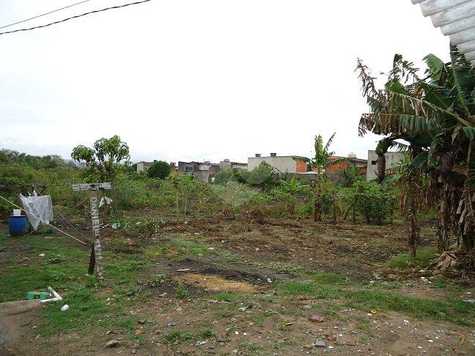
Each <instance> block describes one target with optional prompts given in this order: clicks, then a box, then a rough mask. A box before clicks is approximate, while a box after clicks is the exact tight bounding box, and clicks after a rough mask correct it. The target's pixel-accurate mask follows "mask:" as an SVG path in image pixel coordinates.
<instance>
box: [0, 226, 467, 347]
mask: <svg viewBox="0 0 475 356" xmlns="http://www.w3.org/2000/svg"><path fill="white" fill-rule="evenodd" d="M0 228H1V226H0ZM404 229H405V227H404V226H403V225H388V226H367V225H351V224H338V225H331V224H314V223H313V222H309V221H286V220H273V219H268V220H266V221H265V222H263V223H262V222H261V223H257V222H252V221H251V222H249V221H242V220H222V219H217V218H216V219H201V220H192V219H190V220H189V221H181V222H169V223H167V224H164V225H163V226H162V227H161V229H160V233H159V234H158V235H154V236H152V237H150V238H147V239H144V238H142V237H140V236H139V237H133V236H128V235H127V234H125V233H124V232H123V231H121V230H108V231H105V238H104V245H105V249H106V250H108V251H109V252H111V255H112V256H114V253H116V254H117V256H118V255H120V256H121V258H124V259H127V258H128V256H134V258H138V259H139V260H140V259H143V260H147V261H149V262H150V263H149V264H147V268H146V269H144V270H143V271H141V272H140V274H139V275H137V276H135V277H132V278H135V280H134V281H133V282H134V283H135V284H136V286H137V290H136V291H135V292H134V293H136V294H134V295H132V294H130V293H129V294H130V295H129V294H126V295H127V299H128V300H129V302H128V303H129V304H127V308H126V310H125V311H124V314H127V315H128V316H132V317H133V320H134V322H133V323H131V324H128V326H127V328H126V329H124V328H123V327H116V326H114V324H111V325H112V326H110V327H107V328H104V327H101V326H100V325H99V319H103V318H107V317H108V316H107V315H97V325H96V323H95V322H92V323H90V324H89V325H88V327H87V328H86V329H77V330H76V329H75V328H70V329H67V330H57V332H56V333H55V334H53V335H48V336H44V335H41V333H39V332H38V327H39V326H40V325H41V323H44V322H45V319H44V318H45V314H43V313H41V311H40V310H38V309H34V310H32V311H28V312H25V313H17V314H16V315H14V316H11V315H10V316H6V315H7V314H8V313H5V312H4V313H3V314H1V315H2V317H1V318H0V355H2V356H3V355H39V356H41V355H52V354H54V355H131V354H133V355H307V354H322V355H324V354H334V355H350V354H355V353H356V354H361V355H475V324H471V323H458V322H453V321H450V318H448V317H447V316H445V317H440V318H438V317H434V318H432V317H430V316H427V315H426V316H422V317H419V316H418V314H417V311H414V312H407V310H410V307H408V306H407V305H406V304H407V303H410V302H411V301H412V299H408V300H406V299H404V298H418V299H417V300H420V301H421V303H422V301H423V302H424V304H420V305H421V306H422V307H423V308H425V305H427V303H431V302H432V301H433V302H435V303H436V302H438V301H441V302H443V303H449V302H450V301H451V300H455V299H457V300H459V299H460V300H462V299H472V298H471V296H473V295H475V289H474V288H473V283H472V281H471V280H465V281H463V283H462V284H460V283H459V284H457V285H456V287H453V288H452V287H448V286H447V287H437V288H436V287H435V284H437V280H438V278H439V277H434V276H431V274H430V273H429V272H427V271H426V270H422V271H421V270H420V268H418V267H414V268H411V269H406V270H394V269H393V268H390V267H388V263H387V262H388V260H389V259H390V258H391V257H393V256H395V255H398V254H400V253H401V252H405V250H406V241H405V230H404ZM55 241H56V243H58V244H69V243H70V242H68V241H66V240H63V239H57V240H55ZM124 241H125V242H126V243H124ZM119 242H120V243H119ZM433 243H434V236H433V231H432V229H431V227H430V225H427V226H426V227H424V228H423V229H422V238H421V245H423V246H430V245H431V244H433ZM71 248H76V247H75V245H73V244H71ZM119 251H120V252H119ZM37 253H38V251H37V250H34V249H33V250H29V249H24V248H22V246H21V245H20V244H15V243H10V244H9V245H8V246H7V248H3V249H1V250H0V268H2V267H4V266H6V265H7V264H10V263H12V261H15V263H18V261H21V263H22V264H23V265H26V266H27V265H28V264H29V263H34V261H35V260H34V258H33V257H32V256H37ZM109 258H110V257H109ZM108 261H112V259H111V260H108V257H106V263H107V262H108ZM157 276H158V277H157ZM315 276H316V277H315ZM322 276H323V277H325V278H327V279H328V278H330V277H332V278H334V279H335V280H323V279H320V280H319V279H318V278H322ZM328 276H330V277H328ZM334 276H337V277H338V278H336V277H334ZM421 277H422V278H421ZM106 278H107V277H106ZM312 278H315V279H312ZM309 280H312V281H316V282H312V283H315V284H316V286H317V287H322V289H321V290H320V289H318V290H317V291H316V292H315V291H314V290H313V289H310V290H307V289H305V288H306V286H307V285H308V281H309ZM319 281H320V282H319ZM52 283H54V282H53V281H52ZM294 283H295V285H294ZM299 283H300V284H299ZM119 284H120V283H119ZM374 285H377V286H379V287H378V288H379V289H376V292H375V293H374V296H376V297H378V298H381V300H379V299H378V300H377V301H376V302H374V301H373V300H368V301H367V300H364V303H363V302H354V300H352V299H351V298H354V296H355V295H357V296H360V294H361V293H363V295H365V294H364V293H365V292H366V291H370V292H372V291H373V289H372V288H373V286H374ZM312 286H313V285H312ZM117 288H120V286H118V285H117V283H116V282H114V283H109V285H106V286H104V287H103V288H101V289H100V290H99V291H98V292H97V298H101V300H104V301H107V303H109V302H110V303H112V302H113V301H114V300H115V299H114V298H116V295H117V290H118V289H117ZM299 288H300V289H301V290H300V289H299ZM312 288H313V287H312ZM60 289H61V288H60ZM379 291H382V292H381V293H386V294H381V295H382V296H380V295H379V294H378V293H379ZM60 293H64V294H65V295H66V300H67V295H68V293H71V291H70V290H65V291H62V290H60ZM140 293H142V294H143V295H145V296H146V297H143V298H142V297H137V298H136V297H135V295H140ZM339 293H342V294H341V296H340V295H339ZM352 293H353V294H352ZM358 293H359V294H358ZM391 293H398V295H400V296H401V298H400V301H399V299H397V301H398V303H401V305H399V304H398V305H392V304H391V303H392V302H388V301H386V300H384V298H385V296H386V295H388V296H391V295H392V294H391ZM371 296H372V298H373V294H371ZM134 298H136V299H134ZM395 300H396V299H395ZM352 303H353V304H354V305H353V304H352ZM375 303H376V304H375ZM405 303H406V304H405ZM366 305H368V307H366ZM371 305H376V306H375V307H374V309H373V307H371ZM378 305H381V307H378ZM383 305H384V306H385V307H384V308H383V307H382V306H383ZM417 305H419V304H417ZM417 305H416V308H417ZM441 305H442V304H441ZM443 305H445V304H443ZM457 305H458V304H457ZM58 307H59V306H58ZM78 307H79V306H78V305H74V304H72V305H71V308H78ZM427 308H429V307H427ZM470 310H471V309H470ZM470 312H471V311H470ZM0 313H1V308H0ZM427 313H429V312H427ZM462 314H463V313H462ZM428 315H429V314H428ZM46 322H47V320H46ZM25 341H27V342H25ZM108 342H109V343H110V345H109V346H107V343H108ZM112 344H113V345H112Z"/></svg>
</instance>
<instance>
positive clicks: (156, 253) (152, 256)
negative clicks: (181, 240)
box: [144, 245, 170, 260]
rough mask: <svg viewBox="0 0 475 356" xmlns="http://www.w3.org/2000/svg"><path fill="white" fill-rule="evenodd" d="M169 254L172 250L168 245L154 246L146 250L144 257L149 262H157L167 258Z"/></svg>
mask: <svg viewBox="0 0 475 356" xmlns="http://www.w3.org/2000/svg"><path fill="white" fill-rule="evenodd" d="M169 253H170V249H169V247H168V246H166V245H154V246H150V247H147V248H146V249H145V250H144V256H145V258H146V259H148V260H156V259H158V258H160V257H162V256H167V255H168V254H169Z"/></svg>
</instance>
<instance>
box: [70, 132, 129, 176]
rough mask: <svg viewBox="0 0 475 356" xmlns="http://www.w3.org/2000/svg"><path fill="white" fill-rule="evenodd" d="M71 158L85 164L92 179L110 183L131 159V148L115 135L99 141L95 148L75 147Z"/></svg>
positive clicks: (95, 143)
mask: <svg viewBox="0 0 475 356" xmlns="http://www.w3.org/2000/svg"><path fill="white" fill-rule="evenodd" d="M71 158H72V159H73V160H74V161H76V162H78V163H82V164H84V165H85V166H86V168H87V172H88V175H89V176H90V177H91V178H94V179H99V180H102V181H109V180H113V179H114V177H115V174H116V171H117V168H118V167H119V166H121V164H123V163H124V162H127V161H128V160H129V159H130V156H129V146H128V145H127V143H125V142H123V141H122V140H121V139H120V137H119V136H117V135H115V136H112V137H111V138H101V139H99V140H97V141H96V142H94V145H93V147H87V146H83V145H79V146H76V147H74V149H73V151H72V153H71Z"/></svg>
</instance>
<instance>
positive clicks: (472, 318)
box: [278, 281, 475, 325]
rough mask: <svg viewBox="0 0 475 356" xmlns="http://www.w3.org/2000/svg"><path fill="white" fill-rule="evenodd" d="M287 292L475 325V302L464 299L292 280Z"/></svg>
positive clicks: (284, 285) (284, 290)
mask: <svg viewBox="0 0 475 356" xmlns="http://www.w3.org/2000/svg"><path fill="white" fill-rule="evenodd" d="M278 288H279V289H280V291H281V292H282V293H283V294H284V295H307V296H311V297H313V298H316V299H338V300H341V301H342V302H344V303H345V305H347V306H349V307H353V308H357V309H360V310H366V311H367V310H373V309H376V310H378V309H379V310H387V311H394V312H400V313H404V314H407V315H411V316H413V317H416V318H420V319H435V320H447V321H452V322H454V323H457V324H461V325H473V324H474V322H475V305H473V304H470V303H464V302H462V301H460V300H454V299H447V300H433V299H423V298H416V297H411V296H406V295H401V294H398V293H394V292H389V291H384V290H361V289H347V288H343V287H335V286H325V285H319V284H318V283H315V282H313V281H301V282H298V281H292V282H287V283H281V284H279V286H278Z"/></svg>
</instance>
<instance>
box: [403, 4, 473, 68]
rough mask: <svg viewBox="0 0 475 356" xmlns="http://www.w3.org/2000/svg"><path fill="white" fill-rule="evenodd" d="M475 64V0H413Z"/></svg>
mask: <svg viewBox="0 0 475 356" xmlns="http://www.w3.org/2000/svg"><path fill="white" fill-rule="evenodd" d="M411 1H412V3H413V4H419V5H420V7H421V10H422V14H423V15H424V16H430V18H431V20H432V24H433V25H434V26H435V27H439V28H440V30H441V31H442V33H443V34H444V35H446V36H450V42H451V43H452V44H454V45H457V47H458V49H459V50H460V51H461V52H462V53H464V54H465V58H466V59H467V60H468V61H470V62H471V63H472V65H473V66H475V0H411Z"/></svg>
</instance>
